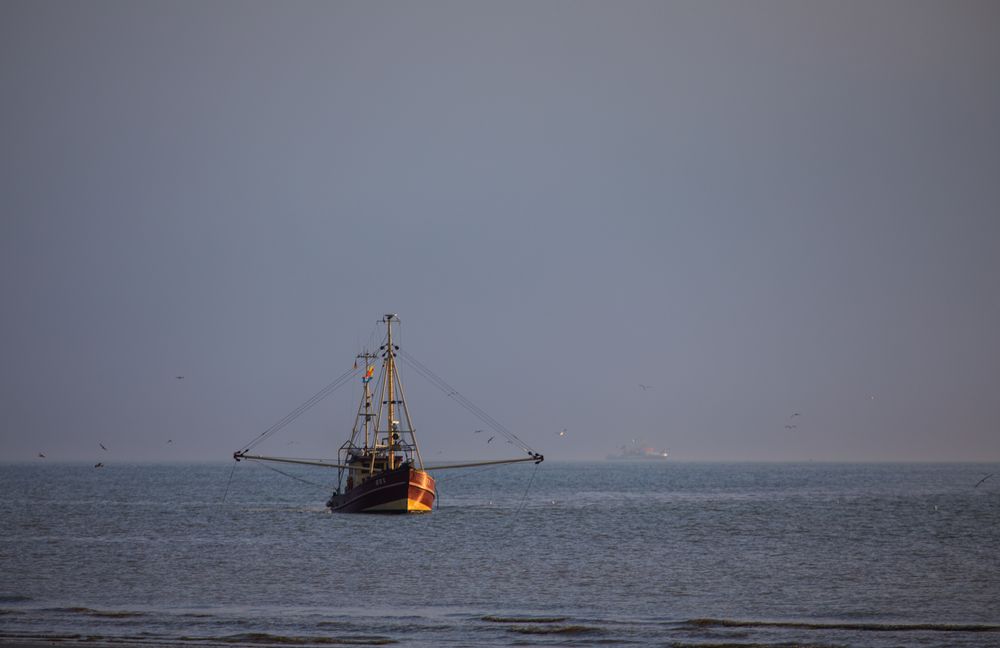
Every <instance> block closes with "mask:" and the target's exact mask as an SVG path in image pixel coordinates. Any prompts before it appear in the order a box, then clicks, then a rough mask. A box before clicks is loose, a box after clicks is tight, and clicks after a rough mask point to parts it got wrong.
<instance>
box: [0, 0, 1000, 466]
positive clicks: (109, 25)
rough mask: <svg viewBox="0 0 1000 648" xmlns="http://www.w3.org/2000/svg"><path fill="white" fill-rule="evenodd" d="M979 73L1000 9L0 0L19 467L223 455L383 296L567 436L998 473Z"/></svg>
mask: <svg viewBox="0 0 1000 648" xmlns="http://www.w3.org/2000/svg"><path fill="white" fill-rule="evenodd" d="M998 72H1000V4H998V3H996V2H991V1H984V2H973V1H968V0H956V1H948V2H943V1H935V2H926V1H920V0H880V1H878V2H861V1H855V0H848V1H844V2H834V1H828V2H817V1H809V0H789V1H762V0H750V1H747V2H735V1H721V0H705V1H700V0H699V1H692V2H672V1H667V0H664V1H658V2H636V1H629V0H623V1H618V2H589V1H586V0H579V1H577V0H574V1H557V0H547V1H541V2H519V1H510V2H506V1H505V2H475V1H474V2H465V1H456V2H333V1H330V2H304V1H302V2H282V3H277V2H254V1H239V2H236V1H226V0H218V1H215V2H188V1H180V0H179V1H171V2H131V1H124V2H108V1H102V0H95V1H93V2H50V1H44V0H41V1H40V0H31V1H26V2H22V1H19V0H5V1H4V2H3V3H0V297H2V311H0V312H2V317H0V461H42V460H43V459H41V458H39V457H38V456H37V455H38V454H39V453H42V454H45V456H46V459H44V460H45V461H92V460H101V461H105V462H108V461H191V460H198V461H202V460H204V461H225V460H227V459H228V458H229V457H231V455H232V452H233V451H235V450H237V449H240V448H242V447H243V446H244V445H246V443H247V442H249V441H250V440H251V439H253V438H254V437H256V436H257V435H258V434H260V433H261V432H263V431H264V430H265V429H266V428H268V427H269V426H270V425H271V424H272V423H274V422H275V421H276V420H278V419H280V418H281V417H282V416H283V415H285V414H286V413H287V412H289V411H290V410H292V409H293V408H295V407H296V406H297V405H299V404H300V403H302V402H303V401H305V400H306V399H307V398H309V397H310V396H311V395H312V394H314V393H315V392H316V391H318V390H319V389H320V388H322V387H323V386H324V385H326V384H328V383H329V382H331V381H332V380H333V379H334V378H336V377H337V376H339V375H341V374H342V373H343V372H344V371H346V370H347V369H350V368H351V365H352V363H353V361H354V356H355V354H356V353H357V352H359V351H360V350H361V348H362V347H363V346H364V345H365V344H366V343H368V342H369V341H370V340H371V339H372V337H371V336H372V335H373V331H375V330H377V329H376V327H377V325H376V322H377V320H378V319H379V318H380V317H381V316H382V315H383V314H384V313H397V314H398V315H399V318H400V320H401V322H402V324H401V329H400V332H399V342H400V345H401V346H402V347H403V348H405V350H406V351H407V352H408V353H410V354H411V355H412V356H413V357H415V358H417V359H418V360H419V361H420V362H422V363H423V364H424V365H426V366H428V367H430V368H431V369H432V370H433V371H434V372H435V373H436V374H438V375H439V376H441V377H443V378H444V379H445V380H447V381H448V383H450V384H451V385H453V386H454V387H455V388H456V389H458V390H459V391H460V392H461V393H462V394H463V395H464V396H466V397H467V398H468V399H469V400H471V401H472V402H474V403H476V404H477V405H478V406H479V407H481V408H482V409H483V410H485V411H486V412H488V413H489V414H490V415H491V416H492V417H493V418H495V419H497V420H498V421H500V422H501V423H502V424H503V425H504V426H506V427H507V428H509V429H510V430H512V431H513V432H514V433H515V434H517V435H518V436H519V437H520V438H522V439H523V440H524V441H525V442H526V443H528V444H529V445H530V446H531V447H533V448H534V449H535V450H537V451H539V452H541V453H543V454H545V455H546V457H547V458H548V459H554V460H577V459H602V458H604V456H605V455H607V454H608V453H614V452H617V451H618V448H620V447H621V446H622V445H630V444H632V443H633V442H634V443H636V444H642V445H649V446H652V447H656V448H666V449H668V450H669V452H670V457H671V459H676V460H677V461H734V460H735V461H739V460H748V461H807V460H813V461H1000V335H998V331H1000V119H998V115H1000V75H998ZM401 369H402V371H403V374H402V378H403V381H404V385H405V386H406V389H407V391H406V397H407V400H408V404H409V407H410V411H411V414H412V416H413V420H414V423H415V426H416V429H417V434H418V438H419V441H420V444H421V449H422V451H423V454H424V456H425V459H426V458H431V459H434V458H438V457H442V458H443V457H447V458H453V457H462V458H466V457H475V458H498V457H500V456H503V455H504V453H505V452H506V451H507V450H508V449H509V446H508V447H506V448H504V447H497V445H498V444H491V445H489V446H487V445H486V444H484V442H483V439H482V436H481V435H475V434H473V430H475V429H479V428H482V427H483V425H482V423H481V422H480V421H479V420H477V419H475V418H474V417H471V416H470V415H469V413H468V412H466V411H465V410H463V409H461V408H459V407H456V406H455V404H454V403H453V402H452V401H451V400H450V399H449V398H447V397H446V396H445V395H444V394H442V393H440V392H438V391H437V390H435V389H434V388H433V386H432V385H430V384H429V383H427V382H426V381H423V380H422V379H421V378H420V377H419V376H418V375H416V374H415V373H413V372H411V373H409V374H408V373H406V371H407V367H406V366H405V365H403V366H402V367H401ZM177 376H183V379H178V378H177ZM640 385H644V386H646V387H647V388H646V389H643V388H642V387H640ZM359 394H360V383H359V382H358V381H353V382H352V383H351V384H350V385H349V386H347V387H345V388H344V389H342V390H340V391H338V392H337V393H336V394H334V396H332V397H330V398H329V399H327V400H326V401H324V402H323V403H322V404H321V405H319V406H317V407H316V408H314V409H312V410H310V412H309V413H308V414H307V415H306V416H303V417H302V418H301V419H299V420H298V421H296V423H295V424H294V425H292V426H289V428H287V429H286V430H284V431H283V432H282V434H281V435H278V436H276V437H275V439H274V443H273V445H272V446H271V447H269V448H263V447H262V448H260V450H262V451H264V450H267V451H269V452H273V453H278V454H282V453H283V454H293V455H296V456H321V457H330V456H334V455H335V452H336V448H337V447H339V446H340V444H341V443H342V442H343V440H344V438H345V436H346V435H347V434H348V432H349V430H350V426H351V424H352V423H353V416H354V411H355V408H356V402H355V400H354V399H356V398H358V395H359ZM795 413H798V416H794V414H795ZM793 426H794V427H793ZM563 430H565V431H566V434H564V435H560V434H559V433H560V432H561V431H563ZM633 440H634V441H633ZM100 444H103V445H104V446H105V448H107V450H103V449H101V447H100Z"/></svg>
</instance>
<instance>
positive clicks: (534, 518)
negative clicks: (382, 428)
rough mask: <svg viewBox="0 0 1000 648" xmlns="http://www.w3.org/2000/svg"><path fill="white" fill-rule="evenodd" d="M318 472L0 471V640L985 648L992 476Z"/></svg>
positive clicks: (66, 467) (999, 487) (815, 470)
mask: <svg viewBox="0 0 1000 648" xmlns="http://www.w3.org/2000/svg"><path fill="white" fill-rule="evenodd" d="M990 473H997V474H996V475H994V476H993V477H990V478H987V479H986V480H985V481H982V480H983V478H984V477H985V476H987V475H989V474H990ZM331 477H332V476H331V475H330V474H329V473H328V472H326V471H325V470H324V469H311V468H308V467H303V468H301V469H296V468H294V467H293V468H282V469H281V470H280V471H276V470H270V469H267V468H265V467H264V465H261V464H257V465H254V464H249V463H247V462H241V463H240V464H237V465H234V464H233V463H218V464H191V465H186V464H117V463H113V462H109V463H108V464H107V465H106V466H104V467H103V468H94V467H93V465H92V464H55V463H47V460H39V461H37V462H36V463H20V464H0V494H2V497H0V644H18V643H22V644H23V643H25V642H48V643H53V644H58V645H63V646H75V645H84V644H86V645H90V646H95V645H122V646H197V647H209V646H229V647H232V646H237V647H238V646H248V647H250V646H252V647H255V648H261V647H267V646H289V645H293V646H306V647H309V646H317V647H318V646H337V645H361V646H367V645H372V646H380V645H400V646H616V645H622V646H672V647H678V648H680V647H700V648H707V647H725V648H737V647H739V648H743V647H751V646H752V647H792V646H809V647H817V648H819V647H822V648H827V647H829V648H847V647H865V648H882V647H885V648H889V647H893V648H895V647H899V646H924V647H940V648H945V647H947V648H955V647H963V646H969V647H972V646H975V647H986V646H1000V542H998V541H1000V465H998V464H985V463H983V464H975V463H969V464H827V463H680V462H674V461H672V460H668V461H661V462H646V463H644V462H638V463H628V462H612V461H606V462H591V463H569V462H565V463H560V462H551V461H546V462H544V463H542V464H541V465H538V466H535V465H530V464H528V465H525V464H522V465H513V466H504V467H499V468H492V469H481V468H480V469H468V470H464V471H455V472H450V473H448V472H442V473H440V474H439V475H438V495H439V497H438V502H437V507H436V509H435V510H434V511H433V512H432V513H427V514H420V515H408V516H377V515H352V514H333V513H330V512H329V511H327V510H326V509H325V507H324V502H325V501H326V499H327V497H328V496H329V495H330V490H331V484H330V481H331Z"/></svg>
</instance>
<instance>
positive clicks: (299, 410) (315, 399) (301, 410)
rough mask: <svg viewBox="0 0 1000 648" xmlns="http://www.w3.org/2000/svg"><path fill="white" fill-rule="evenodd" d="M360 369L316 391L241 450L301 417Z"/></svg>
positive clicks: (352, 370)
mask: <svg viewBox="0 0 1000 648" xmlns="http://www.w3.org/2000/svg"><path fill="white" fill-rule="evenodd" d="M359 371H360V370H359V369H350V370H348V371H346V372H344V373H343V374H341V375H340V376H339V377H337V379H336V380H334V381H333V382H332V383H330V384H329V385H327V386H326V387H324V388H323V389H321V390H319V391H318V392H316V393H315V394H313V395H312V397H310V398H309V399H308V400H307V401H306V402H304V403H302V404H301V405H299V406H298V407H296V408H295V409H293V410H292V411H291V412H289V413H288V414H285V415H284V416H283V417H281V418H280V419H278V421H277V422H276V423H274V425H272V426H271V427H269V428H267V429H266V430H264V431H263V432H261V433H260V434H259V435H258V436H257V438H255V439H254V440H253V441H251V442H250V443H248V444H247V445H246V446H245V447H244V448H243V449H242V450H241V452H246V451H248V450H250V449H251V448H253V447H254V446H256V445H257V444H259V443H261V442H262V441H264V440H266V439H267V438H269V437H271V436H272V435H273V434H274V433H275V432H278V431H279V430H281V429H282V428H283V427H285V426H286V425H288V424H289V423H291V422H292V421H294V420H295V419H297V418H298V417H300V416H302V415H303V414H305V413H306V412H307V411H308V410H310V409H311V408H312V407H314V406H315V405H317V404H319V403H320V401H322V400H323V399H324V398H326V397H327V396H329V395H330V394H332V393H333V392H335V391H337V390H338V389H339V388H341V387H343V386H344V385H345V384H347V382H348V381H349V380H350V379H351V378H352V377H353V376H354V375H355V374H357V373H358V372H359Z"/></svg>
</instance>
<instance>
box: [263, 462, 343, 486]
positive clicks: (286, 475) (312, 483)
mask: <svg viewBox="0 0 1000 648" xmlns="http://www.w3.org/2000/svg"><path fill="white" fill-rule="evenodd" d="M247 461H253V460H252V459H247ZM254 463H255V464H257V465H258V466H260V467H261V468H267V469H268V470H273V471H274V472H276V473H278V474H279V475H284V476H285V477H291V478H292V479H294V480H296V481H300V482H302V483H303V484H309V485H310V486H315V487H316V488H322V489H324V490H327V489H329V486H326V485H325V484H317V483H316V482H311V481H309V480H308V479H302V478H301V477H298V476H296V475H293V474H291V473H286V472H285V471H284V470H278V469H277V468H275V467H274V466H268V465H267V464H265V463H263V462H260V461H254Z"/></svg>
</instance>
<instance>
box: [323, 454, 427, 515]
mask: <svg viewBox="0 0 1000 648" xmlns="http://www.w3.org/2000/svg"><path fill="white" fill-rule="evenodd" d="M434 497H435V489H434V478H433V477H431V476H430V475H429V474H428V473H426V472H424V471H423V470H417V469H416V468H411V467H409V466H404V467H403V468H397V469H396V470H391V471H388V472H385V473H383V474H381V475H377V476H375V477H371V478H369V479H367V480H366V481H365V482H363V483H362V484H360V485H358V486H356V487H354V488H352V489H351V490H349V491H347V492H346V493H344V494H342V495H337V494H334V495H333V496H332V497H330V501H328V502H327V503H326V505H327V506H328V507H329V508H330V510H331V511H333V512H334V513H429V512H430V511H431V509H432V508H433V507H434Z"/></svg>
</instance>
